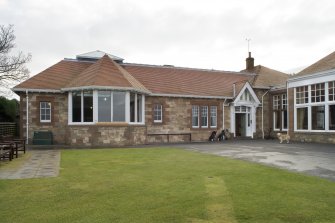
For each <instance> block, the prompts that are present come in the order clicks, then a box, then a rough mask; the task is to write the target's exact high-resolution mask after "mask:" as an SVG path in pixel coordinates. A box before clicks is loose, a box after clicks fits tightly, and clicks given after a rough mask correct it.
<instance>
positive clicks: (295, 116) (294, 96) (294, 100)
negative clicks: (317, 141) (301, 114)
mask: <svg viewBox="0 0 335 223" xmlns="http://www.w3.org/2000/svg"><path fill="white" fill-rule="evenodd" d="M293 91H294V92H293V105H294V107H293V121H294V122H293V128H294V131H297V122H298V120H297V105H296V92H297V88H296V87H295V88H293Z"/></svg>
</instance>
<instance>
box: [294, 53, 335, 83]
mask: <svg viewBox="0 0 335 223" xmlns="http://www.w3.org/2000/svg"><path fill="white" fill-rule="evenodd" d="M332 69H335V51H334V52H332V53H331V54H329V55H327V56H326V57H324V58H322V59H321V60H319V61H317V62H316V63H314V64H312V65H310V66H309V67H306V68H305V69H303V70H302V71H300V72H299V73H297V74H296V75H294V76H295V77H296V76H304V75H308V74H314V73H318V72H322V71H326V70H332Z"/></svg>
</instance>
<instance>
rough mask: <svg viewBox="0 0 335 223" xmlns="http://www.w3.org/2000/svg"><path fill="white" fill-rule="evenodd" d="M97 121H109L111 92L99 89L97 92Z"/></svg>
mask: <svg viewBox="0 0 335 223" xmlns="http://www.w3.org/2000/svg"><path fill="white" fill-rule="evenodd" d="M98 121H99V122H110V121H111V92H110V91H99V92H98Z"/></svg>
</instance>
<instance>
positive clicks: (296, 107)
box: [294, 80, 335, 133]
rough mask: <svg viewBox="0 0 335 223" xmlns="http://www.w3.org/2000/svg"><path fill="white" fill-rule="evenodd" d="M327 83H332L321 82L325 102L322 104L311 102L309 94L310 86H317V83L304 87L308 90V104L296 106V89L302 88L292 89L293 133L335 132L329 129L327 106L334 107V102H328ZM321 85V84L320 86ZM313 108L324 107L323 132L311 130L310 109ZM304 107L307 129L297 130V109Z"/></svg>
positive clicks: (310, 94)
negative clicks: (306, 112)
mask: <svg viewBox="0 0 335 223" xmlns="http://www.w3.org/2000/svg"><path fill="white" fill-rule="evenodd" d="M328 82H333V80H331V81H327V82H322V83H324V89H325V90H324V93H325V94H324V97H325V100H324V101H322V102H312V97H311V96H312V93H311V86H312V85H314V84H319V83H311V84H309V85H305V86H307V88H308V102H307V103H303V104H297V103H296V102H297V101H296V97H297V89H296V88H297V87H302V86H296V87H294V131H295V132H320V133H322V132H335V130H330V129H329V106H330V105H334V104H335V101H329V95H328V94H329V90H328V89H329V88H328ZM322 83H321V84H322ZM313 106H324V107H325V129H324V130H313V129H312V107H313ZM303 107H306V108H307V111H308V129H298V128H297V125H298V124H297V122H298V120H297V109H298V108H303Z"/></svg>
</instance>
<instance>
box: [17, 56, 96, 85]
mask: <svg viewBox="0 0 335 223" xmlns="http://www.w3.org/2000/svg"><path fill="white" fill-rule="evenodd" d="M91 65H92V63H90V62H78V61H70V60H62V61H60V62H58V63H56V64H55V65H53V66H51V67H49V68H48V69H46V70H44V71H42V72H41V73H39V74H36V75H35V76H33V77H31V78H29V79H28V80H26V81H24V82H22V83H20V84H18V85H17V86H15V87H14V89H20V88H22V89H52V90H60V89H61V88H63V87H64V86H66V84H68V83H69V82H70V81H71V80H73V79H74V78H75V77H76V76H77V75H78V74H79V73H81V72H82V71H84V70H85V69H86V68H88V67H89V66H91Z"/></svg>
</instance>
